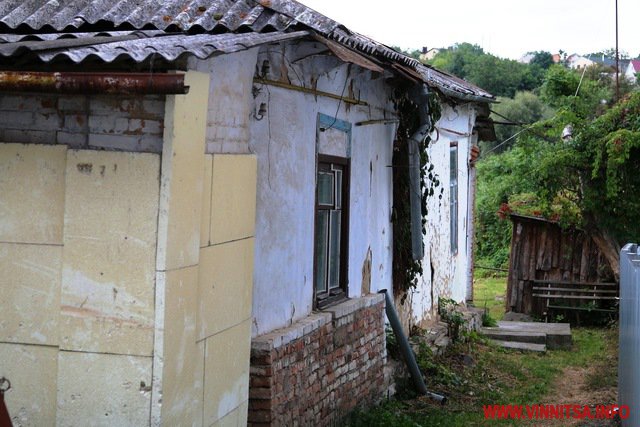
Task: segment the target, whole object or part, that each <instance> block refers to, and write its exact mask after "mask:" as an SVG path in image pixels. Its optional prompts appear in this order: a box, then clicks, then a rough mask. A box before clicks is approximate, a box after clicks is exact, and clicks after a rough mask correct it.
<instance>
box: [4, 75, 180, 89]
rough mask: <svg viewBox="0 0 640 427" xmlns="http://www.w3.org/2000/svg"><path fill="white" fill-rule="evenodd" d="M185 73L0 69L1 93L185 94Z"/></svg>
mask: <svg viewBox="0 0 640 427" xmlns="http://www.w3.org/2000/svg"><path fill="white" fill-rule="evenodd" d="M188 91H189V87H188V86H185V85H184V74H164V73H110V72H105V73H60V72H32V71H0V92H45V93H77V94H83V95H93V94H118V95H147V94H155V95H175V94H179V95H184V94H186V93H187V92H188Z"/></svg>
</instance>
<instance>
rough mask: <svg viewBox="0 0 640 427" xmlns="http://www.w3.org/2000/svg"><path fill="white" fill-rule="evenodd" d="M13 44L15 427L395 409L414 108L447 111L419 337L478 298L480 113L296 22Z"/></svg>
mask: <svg viewBox="0 0 640 427" xmlns="http://www.w3.org/2000/svg"><path fill="white" fill-rule="evenodd" d="M0 40H1V41H2V43H1V44H0V66H1V67H2V68H1V69H2V70H3V71H1V72H0V195H1V196H0V272H1V273H2V274H1V275H0V277H1V279H0V289H2V293H3V295H4V297H3V302H2V311H1V312H0V325H2V328H1V329H0V376H3V377H6V378H8V379H9V380H10V381H11V383H12V389H11V390H10V391H8V392H7V393H6V395H5V399H6V402H7V405H8V409H9V412H10V414H11V416H12V418H13V420H14V423H15V424H16V425H48V424H51V423H53V422H56V423H57V424H58V425H122V426H124V425H136V426H137V425H161V424H162V425H207V426H210V425H245V424H246V423H247V421H249V422H251V423H254V424H260V423H265V424H288V423H291V422H293V420H296V421H297V422H299V423H303V424H304V423H311V420H315V423H330V422H332V420H336V419H338V418H339V417H340V416H342V415H344V414H346V413H347V412H348V411H350V410H352V409H353V408H354V407H355V406H356V405H357V404H363V403H367V402H371V401H375V400H377V399H379V398H380V397H381V396H382V394H383V392H384V389H385V387H386V385H385V381H386V380H385V378H383V376H382V369H380V368H381V367H382V366H383V365H384V363H385V358H386V351H385V341H384V339H385V335H384V306H383V298H382V297H381V296H380V295H378V294H377V293H376V292H377V291H378V290H381V289H388V290H390V291H391V290H393V279H392V274H391V271H392V263H393V247H394V244H395V242H394V239H393V224H392V217H393V210H394V200H393V185H394V182H393V168H394V167H400V166H402V165H394V164H393V152H394V149H395V148H397V146H398V144H400V143H406V141H402V139H399V138H398V128H399V127H400V126H404V127H405V128H410V129H411V131H412V133H414V132H415V131H416V129H414V125H413V124H411V123H408V122H405V121H403V120H405V119H403V117H401V115H400V114H399V110H398V102H399V100H400V99H405V98H408V97H411V98H412V99H413V100H414V101H413V102H414V105H415V107H416V108H419V109H421V111H428V108H427V105H428V104H429V102H430V100H437V104H438V106H439V108H440V109H441V111H442V113H441V116H440V119H439V120H438V122H437V123H436V124H435V126H433V124H430V126H428V127H424V128H423V130H427V129H429V130H431V129H432V128H433V130H432V133H431V138H432V140H433V142H432V143H431V144H430V146H429V149H428V150H429V157H430V159H431V163H432V164H433V167H434V169H433V173H435V174H437V176H438V177H439V180H440V186H439V189H438V192H439V193H438V194H441V195H442V198H438V197H437V196H436V197H432V198H430V199H429V202H428V203H429V204H430V206H429V207H430V210H429V212H430V215H429V216H428V218H427V226H426V228H427V233H426V237H425V240H424V242H425V250H424V253H423V254H421V259H422V263H423V265H424V270H423V276H422V277H421V279H420V283H419V285H418V287H417V288H416V290H415V292H413V293H412V295H410V297H409V299H408V301H409V304H406V308H405V310H406V313H407V314H406V316H407V318H408V319H410V321H411V322H414V323H416V322H422V321H425V320H427V319H429V318H430V317H432V316H433V315H434V311H433V305H434V301H436V303H437V298H438V297H439V296H440V295H446V296H449V297H452V298H454V299H456V300H458V301H462V300H464V299H465V297H467V296H468V295H467V293H468V290H467V289H468V288H467V285H468V283H469V282H468V275H469V272H470V269H471V264H470V262H469V259H470V247H471V246H470V245H471V239H470V236H471V231H470V229H471V224H472V222H471V217H472V210H471V206H472V203H469V200H470V199H472V195H473V173H474V172H473V162H472V159H471V154H472V151H473V150H472V147H473V146H474V144H475V142H476V139H477V135H478V132H479V122H481V121H482V120H478V117H480V118H483V117H486V116H487V115H488V114H486V103H487V102H490V101H491V100H492V99H493V97H492V96H491V95H490V94H488V93H486V92H484V91H482V90H481V89H479V88H476V87H473V86H472V85H469V84H468V83H466V82H464V81H461V80H459V79H456V78H454V77H452V76H449V75H447V74H444V73H441V72H439V71H437V70H435V69H432V68H428V67H425V66H423V65H422V64H420V63H418V62H417V61H415V60H412V59H410V58H408V57H405V56H404V55H401V54H399V53H397V52H395V51H393V50H391V49H389V48H387V47H386V46H384V45H381V44H379V43H377V42H375V41H373V40H371V39H369V38H367V37H364V36H362V35H359V34H357V33H353V32H351V31H349V30H348V29H346V28H345V27H344V26H341V25H340V24H338V23H337V22H335V21H332V20H331V19H329V18H327V17H325V16H323V15H320V14H318V13H317V12H315V11H313V10H311V9H309V8H307V7H305V6H304V5H302V4H300V3H297V2H295V1H293V0H280V1H262V2H255V1H252V0H235V1H220V0H207V1H202V2H187V3H184V2H178V1H166V2H163V3H161V4H160V3H158V2H155V1H133V0H124V1H120V2H117V3H115V4H113V3H108V2H97V1H89V0H86V1H58V2H48V3H38V2H32V1H12V2H2V3H0ZM436 94H437V98H435V97H434V96H435V95H436ZM404 167H406V166H404ZM356 396H357V398H356Z"/></svg>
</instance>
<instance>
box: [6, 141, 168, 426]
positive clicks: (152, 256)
mask: <svg viewBox="0 0 640 427" xmlns="http://www.w3.org/2000/svg"><path fill="white" fill-rule="evenodd" d="M159 169H160V158H159V156H158V155H154V154H142V153H114V152H106V151H88V150H81V151H75V150H67V148H66V147H65V146H53V145H51V146H49V145H22V144H8V143H0V193H1V194H2V197H0V293H1V294H2V296H3V298H2V310H0V362H1V363H0V376H5V377H7V378H9V379H10V380H11V382H12V389H11V390H10V391H9V392H7V394H6V396H5V398H6V401H7V405H8V409H9V413H10V414H11V416H12V417H13V420H14V423H15V424H16V425H54V424H58V425H60V426H64V425H141V424H145V423H147V424H148V422H149V408H150V403H151V401H150V390H147V388H148V386H150V384H151V368H152V358H151V354H152V351H153V321H154V293H153V290H154V282H155V262H156V238H157V237H156V236H157V230H156V227H157V216H158V197H159ZM142 384H144V386H143V385H142Z"/></svg>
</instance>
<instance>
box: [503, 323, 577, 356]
mask: <svg viewBox="0 0 640 427" xmlns="http://www.w3.org/2000/svg"><path fill="white" fill-rule="evenodd" d="M498 329H501V330H505V331H511V332H530V333H544V334H546V336H547V341H546V344H547V348H549V350H557V349H563V350H571V345H572V343H573V340H572V338H571V326H570V325H569V324H568V323H542V322H510V321H504V320H503V321H500V322H498Z"/></svg>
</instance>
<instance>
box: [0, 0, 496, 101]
mask: <svg viewBox="0 0 640 427" xmlns="http://www.w3.org/2000/svg"><path fill="white" fill-rule="evenodd" d="M3 27H4V28H3ZM299 30H313V31H314V32H316V33H318V34H320V35H322V36H324V37H326V38H328V39H331V40H333V41H335V42H337V43H339V44H341V45H343V46H345V47H348V48H350V49H352V50H354V51H357V52H359V53H362V54H364V55H366V56H368V57H369V58H371V59H374V60H376V61H377V62H378V63H379V64H380V65H381V66H383V67H384V66H385V65H386V66H388V67H391V68H396V70H399V69H402V68H403V67H407V68H409V69H411V70H412V72H411V73H406V72H405V73H404V74H405V75H409V74H410V75H413V76H416V78H421V79H422V80H424V81H425V82H426V83H427V84H429V85H431V86H433V87H436V88H437V89H439V90H441V91H442V92H444V93H445V94H446V95H448V96H453V97H456V98H461V99H465V100H474V101H488V100H492V99H493V98H494V97H493V96H492V95H491V94H489V93H488V92H486V91H484V90H482V89H480V88H477V87H476V86H473V85H471V84H469V83H467V82H465V81H463V80H461V79H458V78H456V77H454V76H451V75H449V74H446V73H443V72H440V71H438V70H435V69H433V68H430V67H427V66H425V65H423V64H422V63H420V62H419V61H417V60H415V59H413V58H409V57H407V56H405V55H403V54H400V53H398V52H396V51H394V50H393V49H391V48H389V47H388V46H385V45H383V44H381V43H378V42H376V41H374V40H372V39H370V38H368V37H365V36H363V35H360V34H357V33H354V32H351V31H349V30H348V29H346V28H345V27H344V26H341V25H340V24H339V23H337V22H336V21H333V20H332V19H330V18H328V17H326V16H324V15H322V14H320V13H318V12H316V11H314V10H313V9H311V8H309V7H307V6H304V5H303V4H301V3H298V2H297V1H295V0H260V1H254V0H115V1H114V2H107V1H104V0H101V1H97V0H50V1H43V0H2V1H0V33H1V32H5V33H6V34H0V56H4V57H17V56H20V55H23V54H24V53H25V52H32V53H34V54H36V55H37V56H38V57H39V58H40V59H41V60H43V61H46V62H49V61H52V60H54V59H56V58H58V57H61V56H62V57H68V58H69V59H70V60H72V61H74V62H81V61H83V60H85V59H87V58H89V57H91V56H95V57H96V58H99V59H101V60H102V61H105V62H112V61H114V60H116V59H118V58H122V57H128V58H131V59H133V60H134V61H137V62H141V61H144V60H145V59H146V58H148V57H149V56H150V55H152V54H157V55H160V56H162V57H163V58H165V59H166V60H168V61H172V60H175V59H176V58H178V57H180V56H181V55H184V54H187V53H188V54H193V55H195V56H197V57H199V58H201V59H204V58H207V57H209V56H212V55H214V54H217V53H230V52H235V51H238V50H242V49H247V48H249V47H252V46H257V45H260V44H264V43H271V42H277V41H282V40H288V39H292V38H299V37H304V36H306V35H308V34H309V33H308V32H307V31H299ZM398 66H400V67H398Z"/></svg>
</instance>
